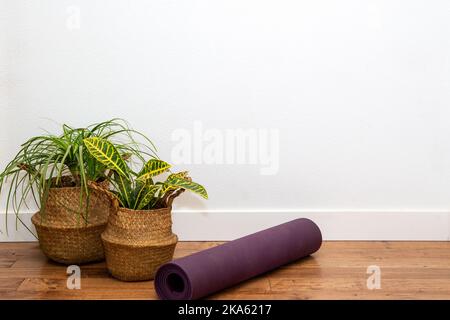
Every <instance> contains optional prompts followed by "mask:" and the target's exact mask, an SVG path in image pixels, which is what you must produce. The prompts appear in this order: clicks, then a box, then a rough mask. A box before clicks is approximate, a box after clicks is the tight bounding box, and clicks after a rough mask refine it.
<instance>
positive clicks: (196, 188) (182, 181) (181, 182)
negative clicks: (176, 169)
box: [165, 172, 208, 199]
mask: <svg viewBox="0 0 450 320" xmlns="http://www.w3.org/2000/svg"><path fill="white" fill-rule="evenodd" d="M165 184H166V185H168V186H169V187H177V188H182V189H186V190H190V191H192V192H195V193H197V194H199V195H200V196H202V197H203V198H205V199H208V193H207V192H206V189H205V188H204V187H203V186H202V185H200V184H198V183H196V182H193V181H191V180H190V178H188V177H187V175H186V174H185V173H183V172H181V173H179V174H171V175H170V176H169V177H168V178H167V180H166V182H165Z"/></svg>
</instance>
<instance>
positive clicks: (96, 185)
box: [88, 181, 119, 211]
mask: <svg viewBox="0 0 450 320" xmlns="http://www.w3.org/2000/svg"><path fill="white" fill-rule="evenodd" d="M88 186H89V188H91V189H93V190H96V191H99V192H101V193H103V194H104V195H106V196H107V197H108V198H109V200H110V201H111V205H112V206H113V208H114V209H115V211H117V210H119V200H117V197H116V196H115V195H114V194H113V193H112V192H111V191H109V189H108V188H105V187H104V186H102V185H100V184H99V183H97V182H94V181H88Z"/></svg>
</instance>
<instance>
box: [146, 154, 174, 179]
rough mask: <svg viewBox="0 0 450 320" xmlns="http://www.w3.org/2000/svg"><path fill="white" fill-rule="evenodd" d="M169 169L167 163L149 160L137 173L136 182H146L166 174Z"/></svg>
mask: <svg viewBox="0 0 450 320" xmlns="http://www.w3.org/2000/svg"><path fill="white" fill-rule="evenodd" d="M169 168H170V164H168V163H167V162H165V161H162V160H158V159H151V160H149V161H148V162H147V163H146V164H145V166H144V168H143V169H142V171H141V172H140V173H139V177H138V180H140V181H147V180H149V179H150V178H152V177H154V176H157V175H159V174H161V173H163V172H166V171H167V170H169Z"/></svg>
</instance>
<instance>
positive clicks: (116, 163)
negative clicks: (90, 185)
mask: <svg viewBox="0 0 450 320" xmlns="http://www.w3.org/2000/svg"><path fill="white" fill-rule="evenodd" d="M83 141H84V144H85V145H86V148H87V149H88V151H89V153H90V154H91V155H92V156H93V157H94V158H95V159H97V161H99V162H100V163H102V164H104V165H105V166H106V167H107V168H108V169H111V170H114V171H116V172H117V173H118V174H120V175H121V176H123V177H126V178H127V179H129V168H128V166H127V165H126V163H125V161H124V160H123V159H122V157H121V155H120V153H119V152H118V151H117V150H116V148H115V147H114V145H113V144H112V143H110V142H109V141H107V140H105V139H102V138H98V137H91V138H86V139H84V140H83Z"/></svg>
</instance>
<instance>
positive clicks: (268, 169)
mask: <svg viewBox="0 0 450 320" xmlns="http://www.w3.org/2000/svg"><path fill="white" fill-rule="evenodd" d="M279 140H280V134H279V131H278V130H277V129H262V128H258V129H256V128H249V129H222V130H219V129H204V128H203V124H202V122H201V121H195V122H194V125H193V129H192V130H188V129H176V130H174V131H173V132H172V141H174V142H176V144H175V146H174V147H173V148H172V154H171V161H172V163H174V164H216V165H222V164H238V165H244V164H247V165H258V166H259V167H260V169H259V170H260V174H262V175H275V174H277V173H278V169H279V158H280V155H279V153H280V150H279V149H280V141H279Z"/></svg>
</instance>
